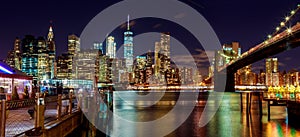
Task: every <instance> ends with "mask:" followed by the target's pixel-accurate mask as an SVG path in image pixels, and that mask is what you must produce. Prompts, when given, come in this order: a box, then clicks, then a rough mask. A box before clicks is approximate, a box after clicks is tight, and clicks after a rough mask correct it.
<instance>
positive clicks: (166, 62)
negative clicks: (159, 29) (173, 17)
mask: <svg viewBox="0 0 300 137" xmlns="http://www.w3.org/2000/svg"><path fill="white" fill-rule="evenodd" d="M154 57H155V75H157V74H158V73H162V74H164V73H165V72H166V71H167V70H168V69H170V64H171V63H170V33H161V38H160V42H155V54H154Z"/></svg>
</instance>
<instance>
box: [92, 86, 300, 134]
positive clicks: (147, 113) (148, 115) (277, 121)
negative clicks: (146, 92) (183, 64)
mask: <svg viewBox="0 0 300 137" xmlns="http://www.w3.org/2000/svg"><path fill="white" fill-rule="evenodd" d="M118 94H120V93H118ZM121 94H125V95H126V99H127V100H126V101H124V100H122V99H121V98H119V97H118V96H116V95H115V94H114V95H113V96H111V97H112V99H111V100H110V101H112V102H113V107H112V109H113V112H114V114H115V115H114V116H113V117H111V116H110V115H108V114H107V111H108V110H109V107H107V106H105V105H104V102H105V101H102V102H100V104H99V109H98V110H97V115H95V121H96V123H97V124H98V125H97V126H98V127H101V128H102V129H105V131H107V133H109V135H110V136H128V137H135V136H142V135H145V134H147V135H149V136H159V135H160V132H161V131H163V130H169V129H170V128H175V129H176V130H175V131H172V132H170V133H169V134H168V135H166V136H168V137H173V136H179V137H181V136H183V137H185V136H191V137H192V136H209V137H216V136H222V137H224V136H225V137H226V136H230V137H231V136H237V137H240V136H243V137H257V136H268V137H281V136H291V137H297V136H300V129H299V128H294V127H292V126H290V125H289V124H288V120H286V110H285V108H284V107H276V108H272V110H271V113H272V114H271V118H272V120H271V121H267V113H266V111H267V107H266V104H265V103H264V104H263V116H262V117H261V116H260V115H259V109H258V104H253V105H252V108H251V113H250V114H246V113H245V112H243V113H241V112H240V99H239V94H236V93H225V94H224V97H223V99H222V100H220V101H221V105H220V107H219V108H218V111H217V113H216V114H215V115H214V116H213V117H212V119H211V120H210V122H209V123H208V124H207V125H206V126H204V127H199V120H200V117H201V115H202V114H203V110H204V107H205V105H206V106H207V108H206V110H208V111H213V110H214V109H216V107H217V106H218V100H210V101H206V99H207V97H205V96H208V95H209V93H205V94H204V93H202V94H200V95H199V97H198V100H197V101H196V100H181V101H178V96H179V94H178V93H175V92H173V93H168V94H164V96H163V97H161V98H160V101H156V100H151V98H148V99H147V100H144V101H141V100H136V99H134V98H132V97H133V96H136V93H134V92H125V91H122V93H121ZM134 94H135V95H134ZM181 94H188V93H181ZM153 95H154V98H155V94H153ZM157 96H160V95H157ZM96 102H99V100H98V101H96ZM101 103H102V104H101ZM253 103H256V102H253ZM175 105H176V106H177V105H179V108H180V110H184V109H185V108H186V107H190V106H193V105H196V106H195V107H194V109H193V111H192V113H191V115H189V117H188V118H187V119H186V120H185V116H184V114H183V113H171V116H172V117H171V118H169V119H168V120H167V122H166V123H164V124H160V125H155V126H153V127H151V128H149V127H147V126H140V125H138V124H136V125H135V124H132V125H127V124H126V123H123V122H122V120H120V119H119V118H117V117H121V118H123V119H126V120H128V121H134V122H150V121H153V120H156V119H160V118H163V117H164V116H165V115H166V114H169V113H170V112H171V110H172V109H174V106H175ZM177 121H184V123H183V124H181V125H180V126H179V127H178V128H177V127H176V126H174V125H176V122H177ZM98 135H99V134H98ZM102 135H103V134H102Z"/></svg>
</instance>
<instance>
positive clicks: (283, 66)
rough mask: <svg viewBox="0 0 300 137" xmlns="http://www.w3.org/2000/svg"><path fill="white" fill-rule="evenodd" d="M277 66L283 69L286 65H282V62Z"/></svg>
mask: <svg viewBox="0 0 300 137" xmlns="http://www.w3.org/2000/svg"><path fill="white" fill-rule="evenodd" d="M278 66H280V67H285V66H286V64H284V63H282V62H278Z"/></svg>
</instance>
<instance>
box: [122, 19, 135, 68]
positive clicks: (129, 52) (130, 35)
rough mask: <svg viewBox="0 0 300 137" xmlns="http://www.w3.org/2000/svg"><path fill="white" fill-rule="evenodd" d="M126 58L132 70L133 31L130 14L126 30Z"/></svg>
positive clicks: (128, 66) (127, 64)
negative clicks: (131, 29)
mask: <svg viewBox="0 0 300 137" xmlns="http://www.w3.org/2000/svg"><path fill="white" fill-rule="evenodd" d="M124 58H125V59H126V67H127V69H128V71H129V72H132V67H133V66H132V65H133V32H131V31H130V23H129V15H128V19H127V31H126V32H124Z"/></svg>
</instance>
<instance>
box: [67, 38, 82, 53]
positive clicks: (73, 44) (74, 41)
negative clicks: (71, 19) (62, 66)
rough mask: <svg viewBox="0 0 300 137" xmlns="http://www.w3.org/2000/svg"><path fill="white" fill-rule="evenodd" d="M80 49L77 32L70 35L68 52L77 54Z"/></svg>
mask: <svg viewBox="0 0 300 137" xmlns="http://www.w3.org/2000/svg"><path fill="white" fill-rule="evenodd" d="M79 51H80V39H79V37H77V36H76V35H75V34H72V35H69V36H68V53H69V54H70V55H76V54H77V53H78V52H79Z"/></svg>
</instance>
